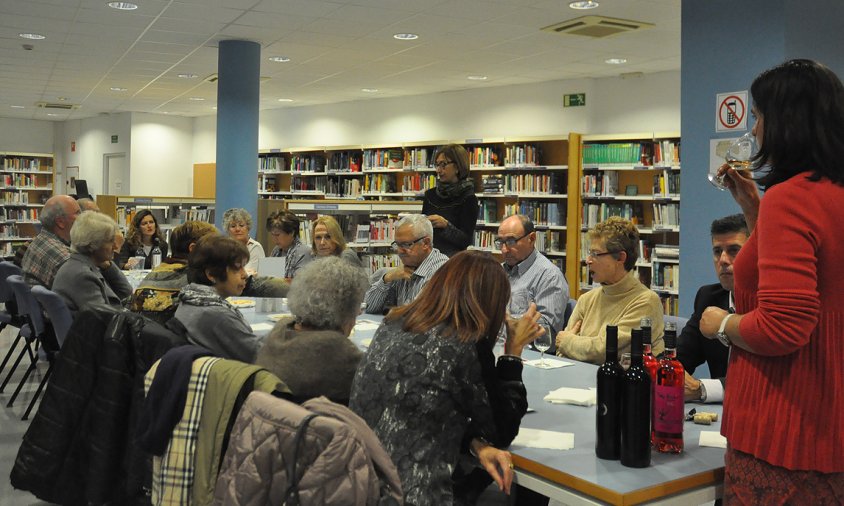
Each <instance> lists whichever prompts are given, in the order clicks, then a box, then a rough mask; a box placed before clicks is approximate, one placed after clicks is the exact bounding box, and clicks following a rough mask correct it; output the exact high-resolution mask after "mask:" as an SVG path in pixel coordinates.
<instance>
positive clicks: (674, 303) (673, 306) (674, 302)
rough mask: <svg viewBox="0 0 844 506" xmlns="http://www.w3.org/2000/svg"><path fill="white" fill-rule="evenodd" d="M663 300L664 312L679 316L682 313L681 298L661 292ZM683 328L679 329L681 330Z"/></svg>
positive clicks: (661, 299)
mask: <svg viewBox="0 0 844 506" xmlns="http://www.w3.org/2000/svg"><path fill="white" fill-rule="evenodd" d="M659 300H660V302H662V312H663V314H666V315H671V316H678V315H679V314H680V299H679V298H678V297H677V296H676V295H667V294H659ZM681 330H683V329H677V331H678V332H679V331H681Z"/></svg>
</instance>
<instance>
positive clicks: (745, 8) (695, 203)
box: [680, 0, 844, 316]
mask: <svg viewBox="0 0 844 506" xmlns="http://www.w3.org/2000/svg"><path fill="white" fill-rule="evenodd" d="M682 9H683V10H682V35H681V37H682V61H683V64H682V70H681V85H680V86H681V96H682V98H681V113H682V118H681V129H682V166H683V170H682V172H683V181H682V194H683V198H682V201H681V203H680V216H681V220H682V221H681V222H682V226H681V227H680V231H681V232H680V245H681V246H680V252H681V258H682V260H681V266H682V268H681V269H680V315H682V316H689V315H691V314H692V311H693V303H694V297H695V294H696V293H697V289H698V288H699V287H700V286H702V285H707V284H712V283H717V282H718V280H717V278H716V277H715V270H714V267H713V262H712V253H711V252H712V242H711V240H710V236H709V226H710V224H711V223H712V220H714V219H716V218H720V217H722V216H726V215H729V214H735V213H739V212H741V210H740V209H739V207H738V205H736V204H735V201H734V200H733V199H732V197H731V196H730V195H729V194H728V193H727V192H722V191H720V190H717V189H715V187H713V186H711V185H710V184H709V183H708V182H707V178H706V174H707V170H708V167H709V141H710V139H718V138H724V137H737V136H739V135H741V134H742V133H744V131H742V132H735V133H721V132H718V133H716V131H715V110H716V109H715V95H716V94H718V93H725V92H731V91H742V90H748V93H749V91H750V84H751V83H752V82H753V79H754V78H755V77H756V76H757V75H758V74H759V73H760V72H762V71H763V70H765V69H768V68H770V67H773V66H775V65H777V64H779V63H782V62H784V61H786V60H789V59H792V58H810V59H814V60H817V61H820V62H821V63H824V64H826V65H827V66H829V67H830V68H831V69H832V70H834V71H835V72H836V73H837V74H838V75H839V77H842V78H844V53H842V52H841V51H840V47H841V46H840V42H841V40H842V37H841V35H840V34H841V25H840V20H841V19H842V16H844V2H840V0H817V1H815V2H811V3H809V2H803V1H798V0H742V1H740V2H736V1H734V0H707V1H705V2H700V1H697V0H684V1H683V4H682ZM806 20H811V22H807V21H806ZM748 100H749V101H750V102H751V104H750V105H752V99H750V97H749V96H748ZM752 125H753V120H752V119H748V124H747V129H748V130H749V129H750V128H752Z"/></svg>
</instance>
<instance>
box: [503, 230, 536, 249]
mask: <svg viewBox="0 0 844 506" xmlns="http://www.w3.org/2000/svg"><path fill="white" fill-rule="evenodd" d="M529 235H530V232H528V233H527V234H525V235H523V236H521V237H507V238H505V239H502V238H501V237H499V238H498V239H496V240H495V247H496V248H498V249H501V246H504V245H507V247H508V248H512V247H513V246H515V245H516V243H517V242H519V241H521V240H522V239H524V238H525V237H527V236H529Z"/></svg>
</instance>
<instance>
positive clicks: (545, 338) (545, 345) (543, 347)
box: [533, 326, 553, 369]
mask: <svg viewBox="0 0 844 506" xmlns="http://www.w3.org/2000/svg"><path fill="white" fill-rule="evenodd" d="M542 328H543V329H544V330H545V332H544V333H543V334H542V335H541V336H539V337H537V338H536V340H535V341H533V345H534V346H536V349H537V350H539V365H537V367H539V368H540V369H545V368H546V367H549V365H546V364H545V352H546V351H548V350H549V349H550V348H551V340H552V339H553V336H551V330H550V329H549V328H548V327H545V326H543V327H542Z"/></svg>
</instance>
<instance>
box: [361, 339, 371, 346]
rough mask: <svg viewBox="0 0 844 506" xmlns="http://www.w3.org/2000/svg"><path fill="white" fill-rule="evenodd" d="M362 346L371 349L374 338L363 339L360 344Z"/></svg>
mask: <svg viewBox="0 0 844 506" xmlns="http://www.w3.org/2000/svg"><path fill="white" fill-rule="evenodd" d="M360 344H362V345H363V346H365V347H366V348H369V345H370V344H372V338H371V337H370V338H369V339H363V340H362V341H361V342H360Z"/></svg>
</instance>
